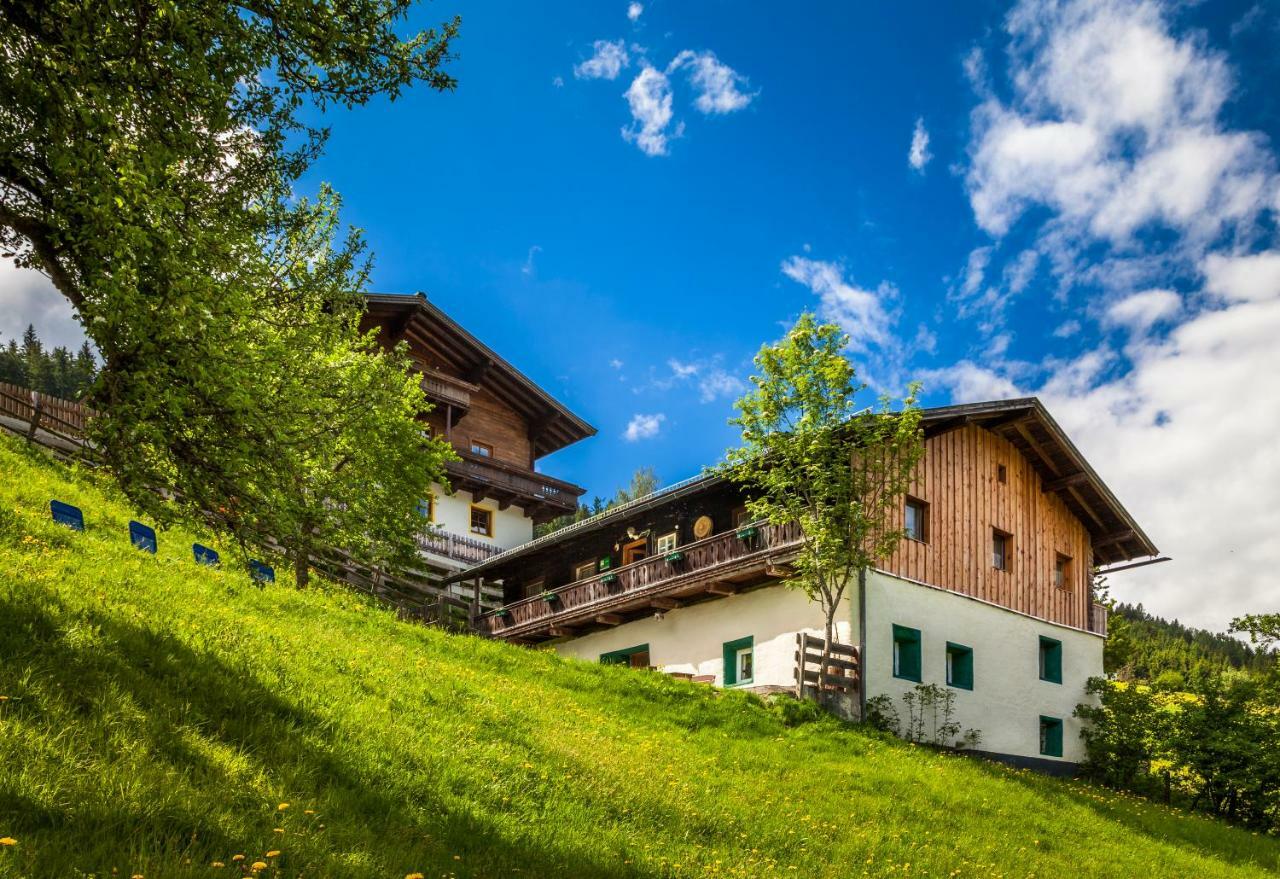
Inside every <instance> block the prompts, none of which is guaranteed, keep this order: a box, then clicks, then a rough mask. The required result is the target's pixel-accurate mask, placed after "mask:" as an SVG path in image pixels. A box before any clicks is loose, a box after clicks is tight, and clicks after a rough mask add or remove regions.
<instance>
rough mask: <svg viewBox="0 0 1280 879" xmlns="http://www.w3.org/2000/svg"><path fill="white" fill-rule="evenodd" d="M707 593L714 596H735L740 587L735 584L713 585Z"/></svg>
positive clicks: (708, 588)
mask: <svg viewBox="0 0 1280 879" xmlns="http://www.w3.org/2000/svg"><path fill="white" fill-rule="evenodd" d="M707 591H708V592H710V593H711V594H712V595H735V594H737V592H738V587H737V586H736V585H735V584H733V583H712V584H711V585H710V586H708V587H707Z"/></svg>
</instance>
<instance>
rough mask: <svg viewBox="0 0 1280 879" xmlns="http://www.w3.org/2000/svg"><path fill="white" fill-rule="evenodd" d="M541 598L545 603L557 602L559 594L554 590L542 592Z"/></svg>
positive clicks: (558, 601)
mask: <svg viewBox="0 0 1280 879" xmlns="http://www.w3.org/2000/svg"><path fill="white" fill-rule="evenodd" d="M542 600H543V601H545V602H546V603H547V604H559V603H560V596H559V595H558V594H556V593H555V592H544V593H542Z"/></svg>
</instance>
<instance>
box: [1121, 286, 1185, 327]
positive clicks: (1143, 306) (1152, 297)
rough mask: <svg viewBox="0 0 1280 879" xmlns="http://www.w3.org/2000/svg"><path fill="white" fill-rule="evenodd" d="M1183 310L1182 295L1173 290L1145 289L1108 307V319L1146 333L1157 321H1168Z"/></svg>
mask: <svg viewBox="0 0 1280 879" xmlns="http://www.w3.org/2000/svg"><path fill="white" fill-rule="evenodd" d="M1181 312H1182V297H1181V296H1179V295H1178V294H1177V293H1175V292H1173V291H1172V290H1143V291H1142V292H1141V293H1134V294H1133V295H1132V296H1126V297H1125V298H1124V299H1121V300H1120V301H1119V302H1116V303H1115V304H1113V305H1112V306H1111V307H1110V308H1108V309H1107V321H1108V322H1109V323H1112V324H1114V325H1116V326H1121V327H1127V328H1128V329H1130V330H1132V331H1133V332H1135V333H1145V332H1146V331H1147V330H1149V329H1151V327H1152V326H1154V325H1155V324H1157V323H1160V322H1162V321H1168V320H1170V319H1172V318H1175V317H1177V316H1178V315H1179V314H1181Z"/></svg>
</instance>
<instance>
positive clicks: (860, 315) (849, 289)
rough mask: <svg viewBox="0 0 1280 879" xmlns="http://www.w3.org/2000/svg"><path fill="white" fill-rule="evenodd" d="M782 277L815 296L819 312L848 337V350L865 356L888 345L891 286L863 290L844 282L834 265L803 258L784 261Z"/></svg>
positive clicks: (883, 284)
mask: <svg viewBox="0 0 1280 879" xmlns="http://www.w3.org/2000/svg"><path fill="white" fill-rule="evenodd" d="M782 273H783V274H784V275H786V276H787V277H788V278H790V279H791V280H793V281H795V282H796V283H799V284H803V285H804V286H806V287H808V288H809V289H810V290H812V291H813V292H814V293H815V294H816V295H817V296H818V299H819V302H820V306H819V312H820V313H821V314H822V316H823V318H825V319H826V320H829V321H832V322H833V323H836V324H839V326H840V328H841V329H842V330H844V331H845V332H846V333H848V335H849V348H850V350H852V351H856V352H866V351H867V350H868V348H869V347H870V346H872V345H875V346H880V345H884V344H885V342H886V341H888V339H889V324H890V319H889V313H888V312H887V311H886V310H885V307H884V302H885V300H888V299H891V298H893V297H894V296H895V295H896V293H897V291H896V290H895V289H894V288H893V286H892V285H890V284H887V283H882V284H881V285H880V286H879V287H878V288H877V289H875V290H867V289H864V288H862V287H858V286H857V285H855V284H853V283H851V282H850V281H848V280H846V278H845V277H844V271H843V269H841V267H840V266H838V265H836V264H835V263H831V262H823V261H822V260H815V259H809V258H808V257H803V256H793V257H791V258H789V259H787V260H786V261H784V262H783V263H782Z"/></svg>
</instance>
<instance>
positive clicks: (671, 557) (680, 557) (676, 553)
mask: <svg viewBox="0 0 1280 879" xmlns="http://www.w3.org/2000/svg"><path fill="white" fill-rule="evenodd" d="M666 560H667V564H669V565H674V564H675V563H676V562H682V561H684V553H682V552H681V551H680V550H678V549H676V550H672V551H671V552H669V553H667V555H666Z"/></svg>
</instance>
